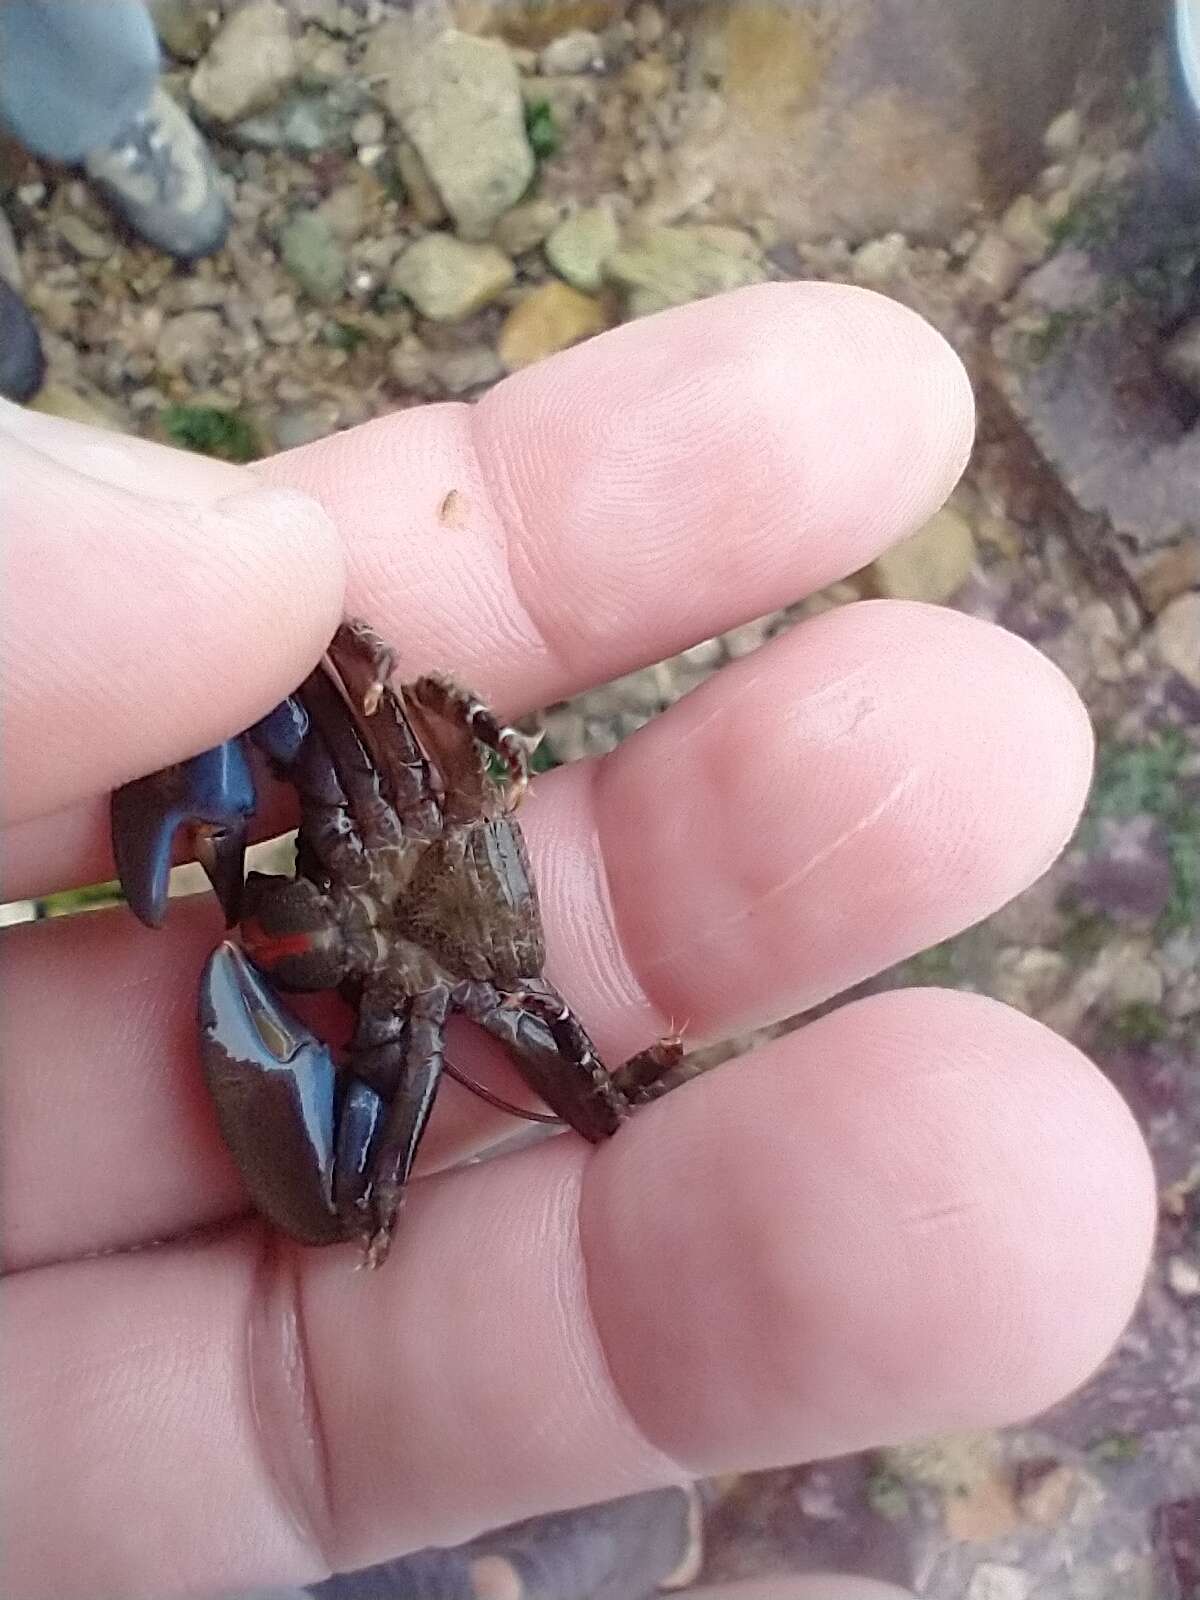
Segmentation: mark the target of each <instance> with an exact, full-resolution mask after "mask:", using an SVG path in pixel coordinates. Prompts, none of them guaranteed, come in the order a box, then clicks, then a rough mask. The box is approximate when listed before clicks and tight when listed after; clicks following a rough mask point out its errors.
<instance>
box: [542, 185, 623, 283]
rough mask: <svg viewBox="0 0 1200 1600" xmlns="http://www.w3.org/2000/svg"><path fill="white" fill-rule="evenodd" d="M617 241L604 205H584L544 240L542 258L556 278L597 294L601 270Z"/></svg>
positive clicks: (614, 226) (612, 220)
mask: <svg viewBox="0 0 1200 1600" xmlns="http://www.w3.org/2000/svg"><path fill="white" fill-rule="evenodd" d="M620 242H621V234H620V230H619V228H618V227H617V221H616V218H615V217H614V216H613V214H612V211H611V209H610V208H609V207H608V206H602V205H601V206H587V207H585V209H584V210H582V211H577V212H576V213H575V215H574V216H573V217H568V218H567V220H566V221H565V222H560V223H559V225H558V227H557V228H555V230H554V232H553V233H552V234H551V235H550V236H549V238H548V239H547V240H546V260H547V261H548V262H549V263H550V265H551V266H552V267H553V268H554V270H555V272H557V273H558V275H559V277H560V278H563V279H565V280H566V282H567V283H569V284H571V286H572V287H573V288H575V289H581V290H583V292H584V293H585V294H597V293H598V292H599V290H600V288H601V286H602V285H603V283H604V269H605V266H606V265H607V263H608V261H609V258H610V257H611V256H612V255H614V254H615V252H616V250H617V248H618V246H619V245H620Z"/></svg>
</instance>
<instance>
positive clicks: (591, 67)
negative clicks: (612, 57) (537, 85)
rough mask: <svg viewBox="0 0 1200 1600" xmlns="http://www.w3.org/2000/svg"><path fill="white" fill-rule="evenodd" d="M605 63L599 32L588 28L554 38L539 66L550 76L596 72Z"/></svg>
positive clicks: (544, 52) (543, 52)
mask: <svg viewBox="0 0 1200 1600" xmlns="http://www.w3.org/2000/svg"><path fill="white" fill-rule="evenodd" d="M603 65H604V47H603V45H602V44H601V43H600V37H599V35H598V34H595V33H590V32H588V30H587V29H586V28H576V29H574V30H573V31H572V32H571V33H563V34H560V35H559V37H558V38H557V39H552V40H551V41H550V43H549V44H548V45H547V46H546V48H545V49H544V50H543V51H542V53H541V55H540V56H539V58H538V66H539V67H540V69H541V70H542V72H544V73H545V74H546V75H547V76H548V77H556V76H559V75H560V74H565V75H568V76H569V75H572V74H574V73H577V72H596V71H598V70H599V69H600V68H601V67H603Z"/></svg>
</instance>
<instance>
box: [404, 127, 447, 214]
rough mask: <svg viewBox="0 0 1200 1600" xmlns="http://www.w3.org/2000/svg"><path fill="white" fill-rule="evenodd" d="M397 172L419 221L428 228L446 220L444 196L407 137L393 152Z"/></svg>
mask: <svg viewBox="0 0 1200 1600" xmlns="http://www.w3.org/2000/svg"><path fill="white" fill-rule="evenodd" d="M393 160H394V161H395V163H396V172H397V174H398V175H399V178H400V182H401V183H402V184H403V185H404V193H405V196H406V197H407V199H408V203H409V205H410V206H411V207H412V211H413V215H414V216H415V217H416V219H417V221H418V222H420V223H423V224H424V225H425V227H427V228H435V227H436V226H437V225H438V223H439V222H444V221H445V220H446V208H445V206H444V205H443V204H442V197H441V195H440V194H438V192H437V190H436V189H435V188H434V186H433V184H432V183H431V182H430V181H429V174H428V172H426V170H425V163H424V162H423V161H422V160H421V157H420V156H419V155H418V154H417V151H416V149H415V148H414V146H413V145H411V144H410V143H409V142H408V140H407V139H401V140H400V142H399V144H398V145H397V146H396V148H395V151H394V153H393Z"/></svg>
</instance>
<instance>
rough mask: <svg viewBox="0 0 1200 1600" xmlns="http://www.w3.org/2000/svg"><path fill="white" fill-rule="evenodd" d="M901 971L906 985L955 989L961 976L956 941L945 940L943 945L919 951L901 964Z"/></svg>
mask: <svg viewBox="0 0 1200 1600" xmlns="http://www.w3.org/2000/svg"><path fill="white" fill-rule="evenodd" d="M900 971H901V972H902V973H903V976H904V982H905V983H906V984H915V985H917V986H922V985H925V984H931V985H938V986H941V987H943V988H948V989H949V988H954V987H955V985H956V984H957V983H958V982H959V980H960V976H961V975H960V972H959V963H958V959H957V954H956V941H955V940H953V939H944V940H943V941H942V943H941V944H935V945H931V946H930V947H929V949H928V950H920V951H918V952H917V954H916V955H915V956H910V957H909V958H908V960H907V961H905V962H903V963H902V964H901V967H900Z"/></svg>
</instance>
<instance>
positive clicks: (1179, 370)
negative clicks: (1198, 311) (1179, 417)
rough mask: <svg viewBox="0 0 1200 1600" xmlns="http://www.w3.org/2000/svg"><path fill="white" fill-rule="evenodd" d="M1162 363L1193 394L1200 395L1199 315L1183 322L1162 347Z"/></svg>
mask: <svg viewBox="0 0 1200 1600" xmlns="http://www.w3.org/2000/svg"><path fill="white" fill-rule="evenodd" d="M1162 363H1163V366H1164V367H1166V369H1167V371H1168V372H1170V373H1171V374H1172V375H1173V376H1174V377H1176V378H1178V379H1179V381H1180V383H1182V384H1184V385H1186V387H1187V388H1189V389H1190V390H1191V391H1192V393H1193V394H1194V395H1200V317H1192V318H1191V320H1190V321H1188V322H1185V323H1184V325H1183V327H1182V328H1180V330H1179V331H1178V333H1176V334H1174V335H1173V336H1172V337H1171V339H1169V340H1168V342H1167V344H1166V345H1165V346H1164V348H1163V352H1162Z"/></svg>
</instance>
